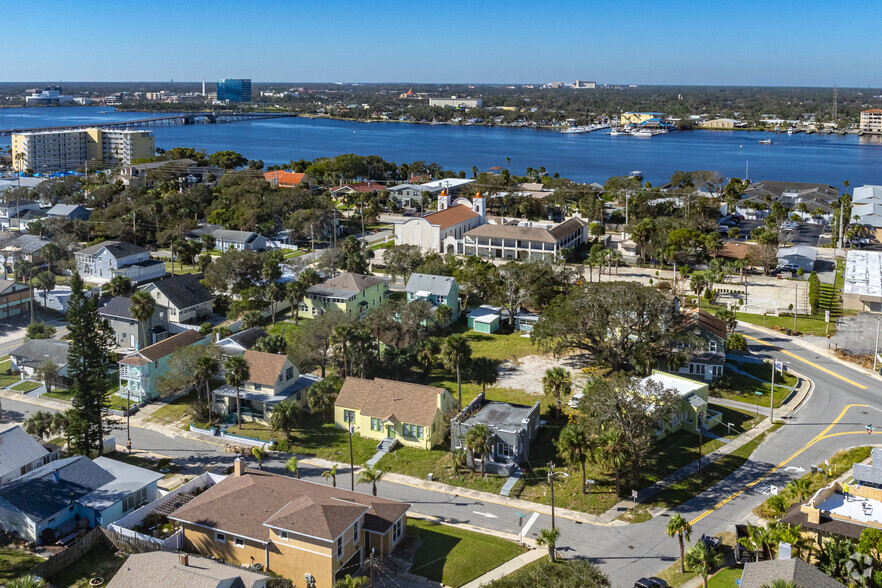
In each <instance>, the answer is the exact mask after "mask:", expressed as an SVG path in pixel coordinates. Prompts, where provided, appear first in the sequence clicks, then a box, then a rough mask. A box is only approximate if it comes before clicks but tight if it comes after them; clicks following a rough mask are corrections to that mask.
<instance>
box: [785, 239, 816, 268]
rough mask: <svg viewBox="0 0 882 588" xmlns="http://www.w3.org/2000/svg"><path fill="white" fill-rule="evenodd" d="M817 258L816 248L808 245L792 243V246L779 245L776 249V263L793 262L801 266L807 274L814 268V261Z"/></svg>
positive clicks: (786, 263)
mask: <svg viewBox="0 0 882 588" xmlns="http://www.w3.org/2000/svg"><path fill="white" fill-rule="evenodd" d="M817 259H818V250H817V249H815V248H814V247H809V246H808V245H794V246H792V247H781V248H779V249H778V264H779V265H788V264H793V265H795V266H797V267H800V268H802V271H804V272H805V273H807V274H810V273H811V272H812V271H813V270H814V269H815V262H816V261H817Z"/></svg>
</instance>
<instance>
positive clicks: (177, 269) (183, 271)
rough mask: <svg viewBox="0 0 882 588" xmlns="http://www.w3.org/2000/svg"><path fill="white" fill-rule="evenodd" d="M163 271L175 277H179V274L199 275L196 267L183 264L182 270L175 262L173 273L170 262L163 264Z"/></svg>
mask: <svg viewBox="0 0 882 588" xmlns="http://www.w3.org/2000/svg"><path fill="white" fill-rule="evenodd" d="M165 271H167V272H168V273H169V274H171V273H174V275H176V276H180V275H181V274H198V273H200V272H199V267H198V266H195V265H186V264H184V268H183V269H181V264H179V263H177V262H175V267H174V272H172V264H171V262H168V261H167V262H166V263H165Z"/></svg>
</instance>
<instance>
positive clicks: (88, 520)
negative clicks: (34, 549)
mask: <svg viewBox="0 0 882 588" xmlns="http://www.w3.org/2000/svg"><path fill="white" fill-rule="evenodd" d="M162 477H163V475H162V474H159V473H156V472H151V471H150V470H145V469H144V468H139V467H137V466H133V465H129V464H127V463H124V462H121V461H116V460H114V459H109V458H106V457H99V458H97V459H95V460H94V461H92V460H90V459H89V458H87V457H86V456H84V455H77V456H74V457H68V458H65V459H60V460H58V461H53V462H50V463H48V464H46V465H44V466H41V467H39V468H37V469H35V470H33V471H31V472H29V473H27V474H25V475H24V476H22V477H21V478H19V479H17V480H15V481H13V482H11V483H9V484H6V485H5V486H3V487H0V528H2V529H3V530H4V531H8V532H10V533H15V534H17V535H19V536H21V537H22V538H23V539H25V540H27V541H33V542H34V543H36V544H38V545H40V544H43V543H48V544H54V543H57V542H62V543H66V542H67V541H69V540H70V539H72V538H73V537H75V536H76V535H77V534H78V533H79V531H81V530H83V529H90V528H92V527H97V526H102V527H106V526H107V525H109V524H111V523H113V522H115V521H117V520H119V519H120V518H122V517H123V515H126V514H128V513H129V512H131V511H133V510H135V509H136V508H138V507H140V506H141V505H143V504H145V503H147V502H151V501H153V500H156V498H157V497H158V494H157V492H158V491H157V487H156V486H157V482H158V481H159V480H161V479H162Z"/></svg>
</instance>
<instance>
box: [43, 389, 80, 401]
mask: <svg viewBox="0 0 882 588" xmlns="http://www.w3.org/2000/svg"><path fill="white" fill-rule="evenodd" d="M43 398H54V399H55V400H63V401H64V402H70V401H71V399H72V398H73V392H72V391H70V390H68V389H60V390H59V389H55V390H52V391H51V392H45V393H43Z"/></svg>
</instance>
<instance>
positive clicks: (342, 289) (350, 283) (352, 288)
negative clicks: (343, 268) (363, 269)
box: [306, 273, 386, 296]
mask: <svg viewBox="0 0 882 588" xmlns="http://www.w3.org/2000/svg"><path fill="white" fill-rule="evenodd" d="M385 281H386V280H384V279H382V278H377V277H375V276H366V275H364V274H353V273H348V274H341V275H339V276H337V277H336V278H331V279H330V280H325V281H324V282H322V283H321V284H317V285H315V286H310V287H309V288H308V289H307V290H306V292H307V293H308V294H312V295H319V296H334V295H339V294H340V293H348V294H349V295H350V296H351V295H352V294H356V293H358V292H361V291H362V290H367V289H368V288H371V287H373V286H376V285H377V284H382V283H385Z"/></svg>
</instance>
